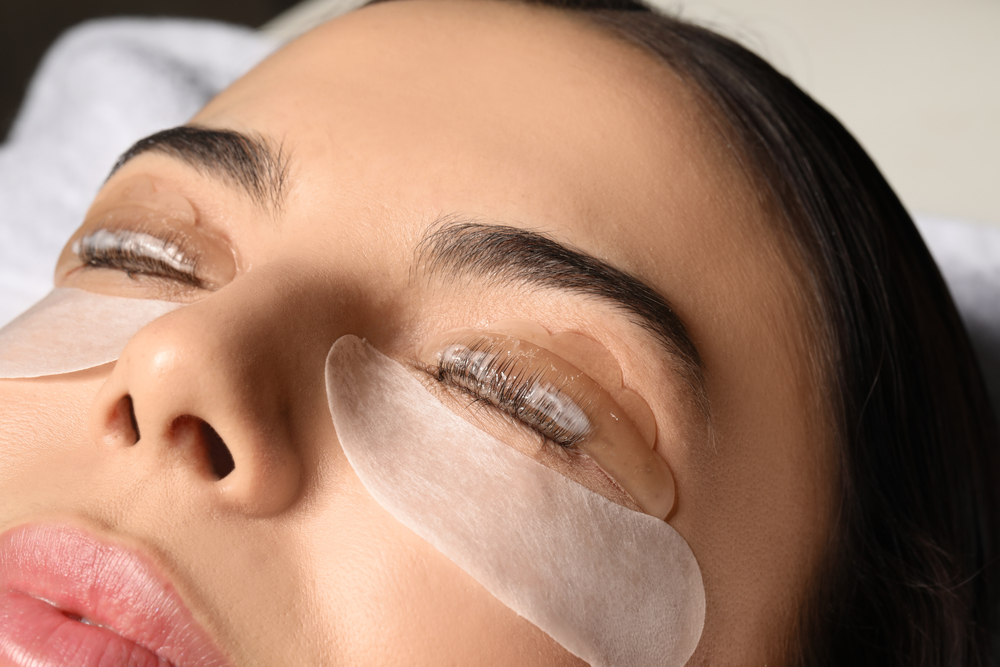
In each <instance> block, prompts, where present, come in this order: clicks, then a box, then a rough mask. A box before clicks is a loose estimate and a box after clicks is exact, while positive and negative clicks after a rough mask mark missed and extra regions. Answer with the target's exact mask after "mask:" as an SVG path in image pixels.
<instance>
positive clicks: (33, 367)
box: [0, 287, 184, 379]
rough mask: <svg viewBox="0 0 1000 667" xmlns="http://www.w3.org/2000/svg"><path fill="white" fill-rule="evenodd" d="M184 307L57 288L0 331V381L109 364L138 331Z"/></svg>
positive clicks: (175, 304)
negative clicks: (162, 316)
mask: <svg viewBox="0 0 1000 667" xmlns="http://www.w3.org/2000/svg"><path fill="white" fill-rule="evenodd" d="M183 305H184V304H181V303H174V302H173V301H153V300H151V299H127V298H124V297H117V296H107V295H104V294H94V293H92V292H86V291H84V290H79V289H74V288H66V287H60V288H56V289H54V290H52V291H51V292H50V293H49V295H48V296H46V297H45V298H44V299H42V300H41V301H39V302H38V303H36V304H35V305H34V306H32V307H31V308H29V309H28V310H27V311H26V312H24V313H23V314H22V315H21V316H20V317H18V318H17V319H15V320H14V321H13V322H11V323H10V324H8V325H7V326H5V327H4V328H3V329H0V379H10V378H34V377H43V376H46V375H60V374H62V373H73V372H76V371H82V370H85V369H87V368H94V367H95V366H100V365H102V364H106V363H109V362H112V361H114V360H116V359H117V358H118V357H119V356H120V355H121V353H122V350H124V349H125V345H126V344H127V343H128V342H129V341H130V340H131V339H132V337H133V336H135V335H136V334H137V333H138V332H139V330H140V329H142V328H143V327H144V326H146V325H147V324H149V323H150V322H152V321H153V320H155V319H156V318H158V317H160V316H161V315H165V314H166V313H169V312H170V311H172V310H176V309H178V308H180V307H181V306H183Z"/></svg>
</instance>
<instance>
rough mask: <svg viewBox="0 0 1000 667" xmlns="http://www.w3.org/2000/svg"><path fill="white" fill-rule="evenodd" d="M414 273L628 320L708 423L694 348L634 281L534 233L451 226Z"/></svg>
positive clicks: (421, 253) (444, 223) (425, 246)
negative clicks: (669, 362) (598, 304)
mask: <svg viewBox="0 0 1000 667" xmlns="http://www.w3.org/2000/svg"><path fill="white" fill-rule="evenodd" d="M416 265H417V266H418V267H422V268H423V269H425V270H426V271H428V272H430V273H432V274H436V275H441V276H447V277H450V278H458V277H461V276H470V275H471V276H476V277H478V278H483V279H486V281H487V282H488V283H491V284H494V285H501V284H502V285H510V284H524V285H533V286H536V287H540V288H543V289H556V290H561V291H564V292H571V293H574V294H579V295H582V296H586V297H592V298H596V299H599V300H601V301H604V302H607V303H609V304H610V305H611V306H613V307H615V308H618V309H620V310H623V311H625V312H627V313H628V314H629V315H631V316H633V318H634V319H633V322H634V323H635V324H638V325H639V326H640V327H642V328H643V329H645V330H646V331H647V332H649V333H650V334H652V335H653V337H654V338H655V339H656V340H657V341H658V342H659V343H660V344H661V345H662V346H663V347H664V348H665V349H666V351H667V353H668V355H669V356H670V357H671V358H672V359H673V360H674V361H675V362H676V364H677V365H678V366H679V370H680V373H681V376H682V377H683V378H684V380H685V382H686V383H687V385H688V386H689V387H690V389H691V390H692V393H693V395H694V398H695V400H696V402H697V403H698V407H699V409H700V410H701V412H702V413H703V415H705V416H706V417H707V416H708V415H709V404H708V392H707V389H706V386H705V373H704V365H703V363H702V359H701V355H700V354H699V353H698V348H697V347H696V346H695V344H694V342H693V341H692V340H691V337H690V336H689V335H688V333H687V327H686V326H685V324H684V321H683V320H682V319H681V318H680V316H679V315H677V313H676V312H675V310H674V308H673V307H672V306H671V305H670V303H669V302H668V301H667V300H666V299H665V298H664V297H662V296H661V295H660V294H659V293H658V292H656V291H655V290H654V289H653V288H651V287H649V286H648V285H646V284H645V283H644V282H642V281H641V280H640V279H638V278H636V277H634V276H631V275H629V274H627V273H625V272H624V271H622V270H620V269H617V268H615V267H613V266H611V265H610V264H607V263H606V262H603V261H601V260H599V259H597V258H596V257H593V256H592V255H588V254H587V253H585V252H582V251H580V250H577V249H574V248H570V247H568V246H566V245H563V244H561V243H558V242H556V241H554V240H552V239H550V238H549V237H547V236H545V235H543V234H540V233H538V232H533V231H529V230H525V229H520V228H517V227H511V226H508V225H504V224H487V223H484V222H478V221H469V220H461V219H454V218H443V219H441V220H438V221H437V222H435V223H433V224H432V225H431V227H430V229H429V230H428V233H427V234H426V235H425V236H424V238H423V239H422V240H421V242H420V243H419V245H418V246H417V263H416Z"/></svg>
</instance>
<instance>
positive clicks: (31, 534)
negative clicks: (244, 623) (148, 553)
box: [0, 525, 231, 667]
mask: <svg viewBox="0 0 1000 667" xmlns="http://www.w3.org/2000/svg"><path fill="white" fill-rule="evenodd" d="M84 619H85V620H86V621H87V622H84ZM0 664H2V665H8V664H10V665H17V666H21V665H24V666H27V665H31V667H57V666H68V665H72V666H73V667H98V666H99V665H109V664H114V665H126V664H127V665H130V666H132V665H134V666H136V667H153V666H154V665H155V666H156V667H168V666H173V667H231V663H230V661H229V660H228V659H226V657H225V656H224V655H223V654H222V653H221V652H220V651H219V649H218V648H217V647H216V645H215V642H214V641H213V640H212V638H211V637H210V636H209V634H208V633H207V632H206V631H205V630H204V629H203V628H202V627H201V626H200V625H198V623H197V622H196V621H195V619H194V616H193V615H192V614H191V612H190V610H188V608H187V607H186V606H185V605H184V602H183V600H182V599H181V597H180V595H179V594H178V593H177V591H176V590H175V589H174V587H173V585H172V584H171V583H170V581H169V580H168V579H167V578H166V577H164V576H163V575H162V574H160V572H159V570H158V568H156V567H155V566H154V565H153V563H152V562H151V561H150V560H149V559H147V558H146V557H144V556H142V555H140V554H138V553H136V552H134V551H131V550H129V549H126V548H123V547H121V546H119V545H115V544H112V543H109V542H104V541H102V540H99V539H98V538H96V537H95V536H93V535H91V534H90V533H88V532H86V531H83V530H80V529H78V528H74V527H69V526H62V525H27V526H19V527H17V528H13V529H11V530H9V531H7V532H5V533H3V535H0Z"/></svg>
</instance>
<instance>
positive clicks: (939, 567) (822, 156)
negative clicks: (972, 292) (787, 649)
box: [535, 0, 1000, 667]
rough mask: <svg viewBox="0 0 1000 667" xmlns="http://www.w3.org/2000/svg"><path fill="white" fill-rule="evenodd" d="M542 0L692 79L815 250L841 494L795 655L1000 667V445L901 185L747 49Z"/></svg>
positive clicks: (699, 32) (665, 25)
mask: <svg viewBox="0 0 1000 667" xmlns="http://www.w3.org/2000/svg"><path fill="white" fill-rule="evenodd" d="M535 4H542V5H549V6H554V7H557V8H560V9H566V10H574V11H577V12H579V13H580V14H581V15H583V16H585V18H587V19H589V20H590V21H592V22H594V23H596V24H598V25H600V26H603V27H604V28H606V29H608V30H610V31H612V32H613V33H614V34H616V35H618V36H619V37H621V38H623V39H625V40H626V41H628V42H631V43H633V44H636V45H638V46H641V47H643V48H644V49H645V50H646V51H647V52H648V53H650V54H652V55H653V56H654V57H656V58H658V59H659V60H661V61H662V62H663V63H665V64H666V65H667V66H668V67H670V68H671V69H672V70H674V71H675V72H676V73H677V74H679V75H680V76H681V77H682V78H683V79H684V80H686V81H687V82H688V83H689V84H690V85H691V86H692V88H693V90H695V91H696V92H698V93H699V94H700V95H701V96H702V98H703V100H704V102H706V103H707V104H706V109H707V111H708V112H709V113H710V114H714V115H716V116H717V117H718V118H721V119H722V120H723V124H724V126H725V129H726V131H727V133H728V134H729V135H730V136H729V137H728V138H729V139H730V140H731V141H732V142H733V144H735V146H736V150H737V151H738V159H740V160H741V161H743V162H744V164H745V165H746V167H747V171H748V175H749V176H750V178H752V179H753V180H754V181H755V182H756V184H757V185H758V187H759V188H761V190H762V191H763V194H764V197H765V199H766V200H769V202H770V203H771V204H773V205H774V206H775V207H776V210H777V211H778V212H779V215H778V216H776V217H778V218H782V219H780V220H779V221H778V224H780V225H781V226H782V227H783V228H784V229H785V230H786V231H787V233H788V234H789V235H790V237H791V238H792V240H793V241H794V243H795V244H796V245H797V247H798V250H799V253H800V254H801V256H802V257H803V259H804V260H805V264H806V267H807V270H808V272H809V279H810V283H811V284H810V285H807V286H806V288H807V289H812V290H813V291H814V294H813V297H814V298H815V300H816V302H817V303H818V304H819V308H820V311H821V319H822V325H823V327H824V328H825V329H826V331H825V332H823V333H824V334H825V336H826V338H827V339H828V341H829V347H830V349H829V350H828V351H827V356H828V364H827V365H828V366H829V373H828V376H829V380H828V381H829V383H830V386H829V395H830V401H831V405H830V408H831V409H832V411H833V416H834V420H835V424H836V429H837V435H838V439H839V442H840V445H841V456H840V461H841V463H840V465H841V489H840V498H839V503H840V506H839V513H838V516H837V522H836V526H835V527H834V535H833V539H831V542H830V545H829V553H828V557H827V562H826V564H825V569H824V572H823V575H822V576H821V581H819V582H818V584H817V588H816V590H815V591H814V592H813V596H812V599H811V601H810V602H809V603H808V604H807V605H806V606H805V608H804V609H803V610H802V618H801V622H800V624H799V630H798V635H799V636H798V637H797V638H796V639H797V642H794V644H795V645H794V646H793V655H792V656H790V657H791V658H792V662H793V663H798V664H801V665H810V666H819V665H843V666H845V667H846V666H851V667H859V666H862V665H873V666H874V665H878V666H879V667H888V666H891V665H899V666H900V667H902V666H904V665H905V666H906V667H925V666H926V667H930V666H932V665H934V666H944V665H949V666H959V665H962V666H967V667H978V666H985V665H989V664H993V662H994V654H995V647H994V642H995V638H996V637H997V632H996V630H997V628H996V622H997V611H998V609H997V607H998V603H1000V589H998V579H997V563H996V561H997V556H998V553H1000V551H998V548H1000V544H998V535H1000V492H998V489H1000V477H998V475H997V472H998V470H1000V468H998V463H1000V462H998V458H997V456H998V452H1000V449H998V444H1000V440H998V435H997V427H996V423H995V420H994V415H993V414H992V412H991V407H990V402H989V399H988V397H987V393H986V389H985V386H984V384H983V381H982V378H981V376H980V372H979V367H978V364H977V362H976V359H975V355H974V352H973V350H972V347H971V345H970V343H969V339H968V337H967V335H966V332H965V329H964V328H963V326H962V323H961V320H960V319H959V315H958V312H957V311H956V309H955V306H954V304H953V302H952V299H951V296H950V294H949V292H948V288H947V287H946V285H945V283H944V280H943V279H942V277H941V274H940V272H939V271H938V268H937V266H936V265H935V263H934V261H933V259H931V256H930V253H929V252H928V251H927V248H926V246H925V245H924V243H923V241H922V239H921V238H920V235H919V233H918V232H917V230H916V228H915V227H914V225H913V221H912V220H911V219H910V216H909V215H908V214H907V212H906V210H905V209H904V208H903V205H902V204H901V203H900V201H899V199H898V198H897V197H896V195H895V193H893V191H892V189H891V188H890V187H889V184H888V183H887V182H886V181H885V179H884V178H883V177H882V175H881V174H880V173H879V171H878V169H877V168H876V167H875V164H874V163H873V162H872V161H871V159H870V158H869V157H868V155H867V154H866V153H865V152H864V150H863V149H862V148H861V146H860V145H859V144H858V143H857V141H855V140H854V138H853V137H852V136H851V135H850V134H849V133H848V132H847V130H845V129H844V127H843V126H842V125H841V124H840V123H839V122H838V121H837V120H836V119H835V118H834V117H833V116H832V115H830V114H829V113H828V112H827V111H826V110H824V109H823V108H822V107H821V106H820V105H819V104H817V103H816V102H815V101H814V100H813V99H812V98H810V97H809V96H808V95H806V94H805V93H804V92H803V91H802V90H800V89H799V88H798V87H797V86H796V85H795V84H794V83H792V82H791V81H790V80H789V79H788V78H786V77H785V76H783V75H781V74H780V73H778V72H777V71H776V70H775V69H774V68H772V67H771V66H770V65H768V64H767V63H766V62H764V61H763V60H762V59H761V58H759V57H757V56H756V55H754V54H753V53H751V52H750V51H748V50H747V49H745V48H743V47H742V46H740V45H738V44H736V43H735V42H733V41H731V40H729V39H726V38H724V37H722V36H720V35H718V34H716V33H714V32H712V31H710V30H707V29H705V28H701V27H698V26H695V25H692V24H689V23H686V22H683V21H680V20H678V19H675V18H672V17H668V16H664V15H661V14H659V13H656V12H654V11H652V10H651V9H649V8H648V7H646V6H644V5H641V4H638V3H635V2H631V1H629V0H609V1H606V2H602V1H600V0H540V1H538V2H536V3H535Z"/></svg>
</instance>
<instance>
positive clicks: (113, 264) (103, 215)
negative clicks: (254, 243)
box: [69, 200, 236, 290]
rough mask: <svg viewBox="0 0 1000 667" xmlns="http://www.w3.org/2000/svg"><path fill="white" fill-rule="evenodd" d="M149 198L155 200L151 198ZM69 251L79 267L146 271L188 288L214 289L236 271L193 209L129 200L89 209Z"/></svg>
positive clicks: (231, 256) (226, 247) (224, 247)
mask: <svg viewBox="0 0 1000 667" xmlns="http://www.w3.org/2000/svg"><path fill="white" fill-rule="evenodd" d="M154 203H155V202H154ZM69 250H70V251H71V252H72V253H73V255H75V256H76V258H77V259H78V260H79V261H80V262H81V263H82V264H84V265H85V266H91V267H95V268H107V269H113V270H119V271H123V272H125V273H138V274H144V275H151V276H154V277H158V278H163V279H166V280H171V281H174V282H176V283H180V284H184V285H187V286H189V287H195V288H203V289H209V290H213V289H218V288H220V287H222V286H224V285H226V284H228V283H229V282H231V281H232V280H233V278H235V276H236V260H235V257H234V254H233V252H232V249H231V248H230V246H229V244H228V243H227V242H226V241H225V240H223V239H222V238H220V237H219V236H218V235H216V234H213V233H212V232H211V231H210V230H208V229H206V228H205V227H204V226H202V225H198V224H196V219H195V217H194V210H193V209H192V208H191V207H190V205H188V206H187V208H186V210H185V209H183V208H181V209H179V210H178V208H177V207H175V208H173V209H167V208H166V207H163V206H158V207H156V208H149V207H147V206H144V205H142V204H140V203H137V202H135V201H132V200H126V201H124V202H122V203H120V204H119V205H117V206H111V207H107V206H104V207H101V208H100V209H99V210H98V211H97V212H96V213H94V212H92V213H91V215H90V216H89V217H88V220H87V221H86V222H85V224H84V226H83V228H82V229H81V230H80V231H79V232H78V233H77V234H76V235H75V237H74V239H73V240H72V241H71V244H70V248H69Z"/></svg>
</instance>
